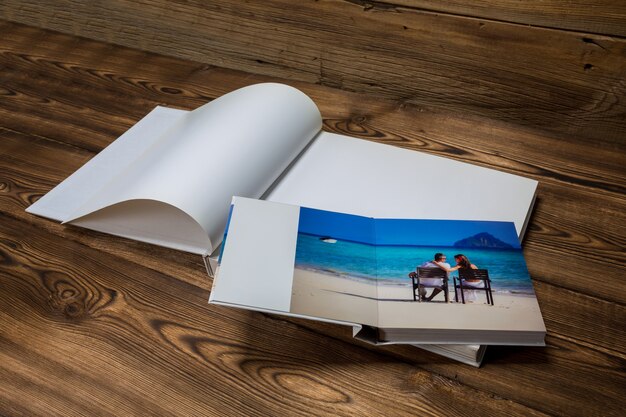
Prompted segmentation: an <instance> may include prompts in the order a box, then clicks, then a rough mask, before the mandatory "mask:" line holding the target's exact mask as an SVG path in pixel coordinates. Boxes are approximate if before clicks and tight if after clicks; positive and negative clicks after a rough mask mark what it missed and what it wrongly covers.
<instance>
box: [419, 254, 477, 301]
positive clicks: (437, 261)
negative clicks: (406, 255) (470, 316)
mask: <svg viewBox="0 0 626 417" xmlns="http://www.w3.org/2000/svg"><path fill="white" fill-rule="evenodd" d="M454 261H455V262H456V266H454V267H450V264H449V263H447V262H446V255H444V254H443V253H436V254H435V256H434V259H433V260H432V261H427V262H424V263H423V264H421V265H420V268H441V269H443V270H444V271H446V272H447V273H448V274H450V272H454V271H456V270H458V269H478V267H477V266H476V265H474V264H473V263H471V262H470V260H469V259H467V256H465V255H463V254H462V253H459V254H457V255H454ZM414 273H415V272H412V274H414ZM409 275H410V274H409ZM420 282H422V283H424V284H426V285H438V284H441V280H440V279H438V278H422V279H421V280H420ZM484 285H485V282H484V281H482V280H479V279H475V280H469V279H468V280H465V281H463V286H466V287H473V288H483V287H484ZM441 291H443V290H441V289H439V288H433V292H432V293H431V294H430V295H429V296H428V297H426V288H424V287H423V286H421V285H420V288H419V294H420V297H421V298H422V300H424V301H431V300H432V299H433V298H434V297H435V296H436V295H437V294H439V293H440V292H441ZM470 293H471V294H470V296H469V297H468V298H467V299H468V300H475V299H476V294H474V291H470Z"/></svg>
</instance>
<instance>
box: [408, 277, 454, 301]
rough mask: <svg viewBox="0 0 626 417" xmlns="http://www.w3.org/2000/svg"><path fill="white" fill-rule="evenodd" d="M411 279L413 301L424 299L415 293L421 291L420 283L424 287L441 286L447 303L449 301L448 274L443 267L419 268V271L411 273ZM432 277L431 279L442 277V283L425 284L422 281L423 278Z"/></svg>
mask: <svg viewBox="0 0 626 417" xmlns="http://www.w3.org/2000/svg"><path fill="white" fill-rule="evenodd" d="M410 277H411V280H412V281H413V301H417V300H418V299H419V301H420V302H421V301H422V297H421V296H420V295H419V292H418V294H415V292H416V291H419V287H420V285H421V286H422V287H424V288H439V289H440V290H443V294H444V297H445V298H446V303H447V302H449V301H450V300H449V297H450V295H449V294H448V274H447V273H446V271H444V270H443V269H441V268H417V273H412V274H410ZM424 278H431V279H440V280H441V284H424V283H420V280H421V279H424Z"/></svg>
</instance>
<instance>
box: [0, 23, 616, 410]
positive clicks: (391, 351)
mask: <svg viewBox="0 0 626 417" xmlns="http://www.w3.org/2000/svg"><path fill="white" fill-rule="evenodd" d="M0 34H1V36H0V211H1V214H0V216H1V217H0V414H2V415H28V416H31V415H44V416H49V415H63V416H69V415H115V416H121V415H194V416H197V415H296V414H303V415H305V414H333V415H354V414H363V415H365V414H367V415H397V414H409V413H416V414H431V415H432V414H446V415H475V414H479V415H500V414H506V415H523V416H528V415H544V414H547V415H554V414H558V415H616V416H617V415H624V410H625V409H626V386H625V378H624V365H625V363H626V362H625V359H626V344H625V341H626V327H625V324H624V323H625V322H626V310H625V303H626V280H625V276H626V275H625V272H626V268H625V265H624V256H625V251H624V247H625V235H626V233H625V231H626V210H625V208H626V205H625V202H626V201H625V200H626V199H625V194H624V190H625V188H626V180H625V172H624V166H625V165H626V160H625V151H626V144H625V141H624V138H625V133H626V132H624V131H621V132H615V131H614V134H613V135H612V136H611V137H607V138H605V140H602V141H596V140H584V139H581V138H579V137H577V136H576V135H568V134H561V133H559V132H557V131H554V130H549V129H536V128H534V127H533V126H530V125H519V124H509V123H507V122H506V121H505V120H503V119H502V118H497V119H489V118H486V117H484V116H481V115H479V114H475V113H465V112H457V111H453V110H446V109H444V110H441V109H440V110H437V109H435V108H430V107H423V106H418V105H414V104H411V103H407V102H405V101H402V100H395V99H393V97H388V98H387V99H380V98H377V97H375V96H372V95H359V94H356V93H350V92H346V91H341V90H338V89H334V88H330V87H328V86H321V85H319V84H313V83H306V82H290V81H288V80H287V81H285V80H278V79H276V78H270V77H267V76H257V75H251V74H248V73H243V72H238V71H234V70H226V69H221V68H218V67H213V66H209V65H206V64H199V63H196V62H192V61H187V60H183V59H180V58H171V57H165V56H161V55H156V54H151V53H147V52H142V51H138V50H133V49H128V48H124V47H120V46H113V45H110V44H107V43H101V42H97V41H92V40H86V39H83V38H78V37H73V36H70V35H64V34H59V33H54V32H49V31H45V30H42V29H35V28H31V27H27V26H21V25H18V24H13V23H6V22H5V23H2V22H0ZM268 80H275V81H284V82H287V83H289V84H292V85H294V86H295V87H298V88H300V89H302V90H303V91H304V92H305V93H307V94H308V95H310V96H311V97H312V98H313V99H314V100H315V102H316V103H317V104H318V105H319V107H320V110H321V112H322V115H323V117H324V129H325V130H328V131H334V132H340V133H345V134H349V135H353V136H357V137H360V138H363V139H364V140H372V141H377V142H381V143H386V144H390V145H395V146H400V147H403V148H407V149H414V150H420V151H423V152H427V153H431V154H436V155H443V156H447V157H450V158H453V159H456V160H460V161H465V162H469V163H473V164H477V165H481V166H488V167H493V168H496V169H500V170H502V171H506V172H511V173H515V174H519V175H523V176H527V177H530V178H535V179H537V180H539V181H540V185H539V189H538V201H537V205H536V209H535V211H534V215H533V217H532V220H531V224H530V228H529V232H528V235H527V238H526V241H525V244H524V253H525V255H526V259H527V262H528V267H529V270H530V273H531V276H532V278H533V283H534V287H535V291H536V293H537V298H538V300H539V304H540V306H541V310H542V313H543V315H544V319H545V322H546V326H547V328H548V336H547V338H546V343H547V346H546V347H545V348H529V347H492V348H490V349H489V350H488V351H487V356H486V360H485V364H484V365H483V367H482V368H480V369H475V368H472V367H469V366H466V365H462V364H459V363H456V362H454V361H451V360H447V359H445V358H441V357H439V356H436V355H433V354H430V353H427V352H425V351H422V350H420V349H417V348H411V347H384V348H378V347H372V346H368V345H365V344H362V343H359V342H356V341H354V340H353V339H352V338H351V336H350V330H349V329H346V328H342V327H339V326H334V325H329V324H320V323H316V322H311V321H304V320H296V319H288V318H283V317H278V316H273V315H269V314H261V313H254V312H248V311H241V310H235V309H228V308H224V307H219V306H214V305H208V303H207V299H208V295H209V291H210V288H211V280H210V279H208V278H207V277H206V275H205V273H204V272H203V266H202V262H201V259H199V257H197V256H193V255H190V254H184V253H179V252H176V251H172V250H167V249H164V248H159V247H155V246H151V245H147V244H142V243H138V242H133V241H129V240H125V239H122V238H116V237H112V236H108V235H104V234H99V233H96V232H92V231H88V230H83V229H79V228H73V227H66V226H61V225H59V224H57V223H56V222H53V221H48V220H45V219H42V218H38V217H35V216H32V215H28V214H27V213H25V212H24V209H25V208H26V207H27V206H28V205H29V204H31V203H33V202H34V201H36V199H37V198H39V197H40V196H42V195H43V194H45V193H46V192H47V191H49V190H50V189H51V188H52V187H53V186H55V185H56V184H58V183H59V182H60V181H62V180H63V179H64V178H65V177H67V176H68V175H69V174H71V173H72V172H74V171H75V170H76V169H77V168H79V167H80V166H81V165H83V164H84V163H85V162H87V161H88V160H89V159H90V158H92V157H93V156H94V155H95V154H96V153H97V152H99V151H100V150H102V149H103V148H104V147H105V146H107V145H108V144H109V143H111V142H112V141H113V140H114V139H116V138H117V137H118V136H119V135H120V134H122V133H123V132H124V131H125V130H127V129H128V128H129V127H130V126H132V125H133V124H134V123H135V122H136V121H138V120H139V119H140V118H141V117H143V116H144V115H145V114H147V113H148V112H149V111H150V110H151V109H152V108H153V107H154V106H156V105H165V106H171V107H176V108H184V109H193V108H196V107H198V106H200V105H202V104H204V103H206V102H208V101H210V100H212V99H214V98H216V97H219V96H220V95H222V94H225V93H227V92H229V91H231V90H233V89H236V88H239V87H242V86H245V85H249V84H252V83H257V82H261V81H268ZM621 99H622V102H623V97H622V98H621ZM601 117H602V116H601V115H599V116H598V118H599V120H598V121H597V123H598V125H601V124H602V119H601ZM611 117H613V115H612V116H611ZM620 123H623V122H620ZM616 126H619V124H618V125H616ZM373 169H374V168H373Z"/></svg>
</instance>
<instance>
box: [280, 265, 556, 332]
mask: <svg viewBox="0 0 626 417" xmlns="http://www.w3.org/2000/svg"><path fill="white" fill-rule="evenodd" d="M450 286H451V287H452V282H450ZM430 291H431V290H430V289H429V294H430ZM493 298H494V304H495V305H493V306H491V305H488V304H486V302H485V295H484V292H479V293H477V300H476V301H474V302H472V303H466V304H462V303H461V302H459V303H456V302H454V292H453V291H451V292H450V302H449V303H445V301H444V297H443V294H439V295H438V296H437V297H435V299H434V300H433V301H432V302H421V303H420V302H418V301H413V296H412V292H411V283H410V281H409V280H407V281H406V285H400V284H396V285H393V284H392V285H378V286H377V285H375V284H374V281H372V282H371V283H370V282H368V281H365V280H359V279H354V278H351V277H342V276H337V275H330V274H328V275H327V274H324V273H321V272H318V271H312V270H304V269H298V268H296V269H295V270H294V278H293V287H292V296H291V308H290V312H291V313H296V314H302V315H307V316H312V317H324V318H328V319H333V320H342V321H348V322H354V323H361V324H368V325H371V326H377V327H380V328H396V329H402V328H425V329H467V330H470V329H471V330H522V331H543V330H545V327H544V324H543V321H542V319H541V314H540V312H539V305H538V304H537V300H536V298H535V297H534V296H531V295H524V294H510V293H500V292H494V293H493ZM378 300H380V302H379V301H378Z"/></svg>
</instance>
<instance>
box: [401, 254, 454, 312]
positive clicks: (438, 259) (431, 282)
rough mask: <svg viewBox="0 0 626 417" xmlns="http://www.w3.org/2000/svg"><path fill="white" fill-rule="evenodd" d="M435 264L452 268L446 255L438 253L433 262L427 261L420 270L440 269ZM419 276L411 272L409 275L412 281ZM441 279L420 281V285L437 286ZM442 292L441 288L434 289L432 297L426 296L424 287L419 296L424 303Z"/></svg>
mask: <svg viewBox="0 0 626 417" xmlns="http://www.w3.org/2000/svg"><path fill="white" fill-rule="evenodd" d="M435 262H439V263H440V264H441V265H444V266H447V267H448V268H450V264H449V263H446V255H444V254H443V253H440V252H437V253H436V254H435V256H434V257H433V260H432V261H426V262H424V263H422V264H421V265H420V266H419V267H420V268H440V267H439V265H437V264H436V263H435ZM416 276H417V272H411V273H410V274H409V277H410V278H411V279H414V278H415V277H416ZM440 281H441V280H440V279H439V278H422V279H421V280H420V283H422V284H426V285H437V284H439V283H440ZM441 291H442V290H441V289H440V288H433V292H432V293H431V294H430V296H428V297H427V296H426V293H427V291H426V288H424V287H423V286H422V285H420V286H419V295H420V299H421V300H422V301H431V300H432V299H433V298H434V297H435V296H437V294H439V293H440V292H441Z"/></svg>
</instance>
